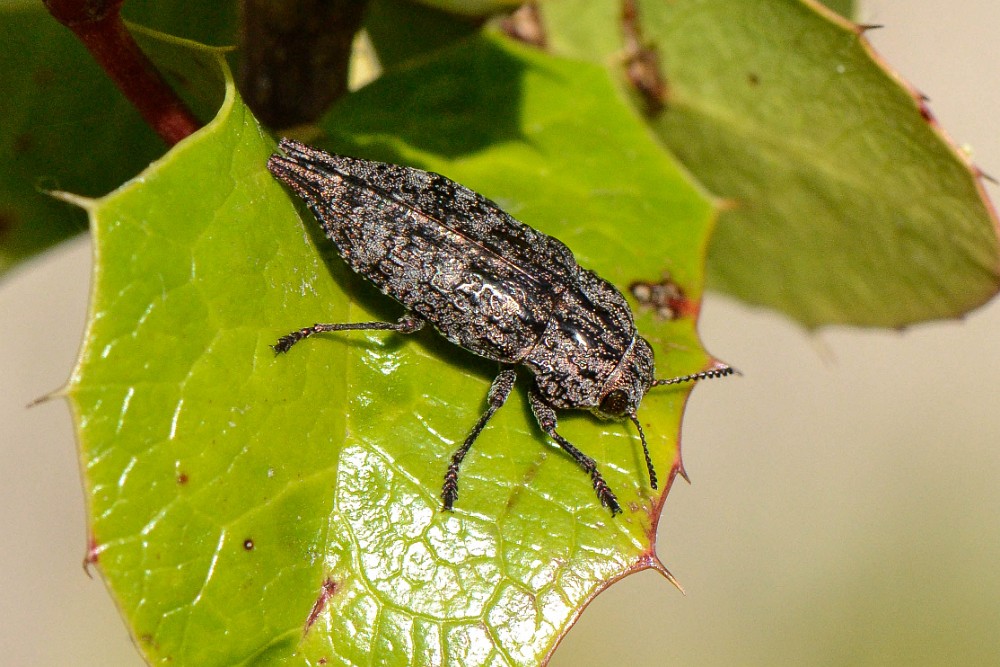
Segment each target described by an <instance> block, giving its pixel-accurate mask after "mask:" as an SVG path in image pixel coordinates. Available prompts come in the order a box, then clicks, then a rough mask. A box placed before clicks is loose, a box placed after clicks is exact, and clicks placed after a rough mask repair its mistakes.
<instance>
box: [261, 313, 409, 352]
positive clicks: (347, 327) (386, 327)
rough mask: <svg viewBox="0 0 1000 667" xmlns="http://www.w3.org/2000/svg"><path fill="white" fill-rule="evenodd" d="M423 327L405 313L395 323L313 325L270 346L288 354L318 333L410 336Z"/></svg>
mask: <svg viewBox="0 0 1000 667" xmlns="http://www.w3.org/2000/svg"><path fill="white" fill-rule="evenodd" d="M423 326H424V320H423V319H422V318H420V317H418V316H417V315H414V314H413V313H406V314H405V315H403V316H402V317H400V318H399V319H398V320H396V321H395V322H345V323H341V324H319V323H317V324H314V325H312V326H311V327H303V328H302V329H299V330H298V331H293V332H291V333H289V334H285V335H284V336H282V337H281V338H279V339H278V342H277V343H275V344H274V345H272V346H271V348H272V349H273V350H274V353H275V354H281V353H283V352H288V350H290V349H291V347H292V345H295V344H296V343H298V342H299V341H300V340H302V339H304V338H308V337H309V336H312V335H314V334H318V333H329V332H331V331H359V330H367V331H395V332H397V333H401V334H410V333H413V332H415V331H420V329H422V328H423Z"/></svg>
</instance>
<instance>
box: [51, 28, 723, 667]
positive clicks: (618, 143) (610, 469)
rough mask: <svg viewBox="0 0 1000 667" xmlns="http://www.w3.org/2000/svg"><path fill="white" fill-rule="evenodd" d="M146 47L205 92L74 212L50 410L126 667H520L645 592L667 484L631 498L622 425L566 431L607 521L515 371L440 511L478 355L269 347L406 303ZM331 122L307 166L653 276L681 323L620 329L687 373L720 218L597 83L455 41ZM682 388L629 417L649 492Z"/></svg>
mask: <svg viewBox="0 0 1000 667" xmlns="http://www.w3.org/2000/svg"><path fill="white" fill-rule="evenodd" d="M153 50H154V51H165V52H167V53H159V54H158V59H160V60H169V61H171V62H174V63H178V65H177V67H180V65H179V63H180V62H181V59H180V58H178V57H177V56H178V55H179V54H180V53H181V52H183V51H184V50H186V51H187V52H188V65H187V67H188V68H189V69H188V71H189V72H191V73H194V72H204V71H205V69H206V61H212V62H213V66H215V67H218V68H220V69H221V71H222V72H223V73H224V76H225V94H226V97H225V102H224V103H223V105H222V107H221V109H220V111H219V113H218V115H217V117H216V118H215V119H214V120H213V121H212V122H211V123H210V124H209V125H208V126H206V127H205V128H204V129H203V130H201V131H199V132H198V133H196V134H195V135H193V136H191V137H189V138H188V139H186V140H185V141H183V142H181V143H180V144H178V145H177V146H176V147H174V148H173V149H172V150H171V151H170V152H168V153H167V154H166V155H165V156H164V157H163V158H162V159H161V160H159V161H157V162H155V163H153V164H152V165H150V167H149V168H148V169H146V170H145V171H144V172H143V173H142V174H140V175H139V176H138V177H137V178H135V179H134V180H132V181H129V182H127V183H126V184H124V185H123V186H122V187H120V188H119V189H118V190H116V191H115V192H113V193H111V194H109V195H107V196H106V197H103V198H101V199H97V200H84V199H76V201H77V202H78V203H81V204H83V206H84V208H85V209H86V210H87V212H88V213H89V215H90V220H91V227H92V233H93V235H94V242H95V246H96V257H97V262H96V266H95V276H94V287H93V297H92V302H91V315H90V320H89V325H88V330H87V334H86V340H85V343H84V347H83V349H82V351H81V356H80V359H79V362H78V365H77V368H76V370H75V371H74V373H73V375H72V378H71V381H70V383H69V385H68V387H67V388H66V390H65V393H66V395H67V396H68V397H69V399H70V402H71V404H72V407H73V411H74V414H75V418H76V423H77V426H78V431H79V439H80V449H81V457H82V461H83V471H84V473H83V474H84V480H85V488H86V492H87V496H88V500H89V511H90V532H91V536H90V541H91V544H90V561H91V562H92V563H93V564H94V565H95V566H96V567H97V568H98V569H99V571H100V572H101V574H102V576H103V577H104V579H105V580H106V582H107V584H108V586H109V589H110V590H111V592H112V594H113V596H114V597H115V599H116V602H117V603H118V605H119V607H120V609H121V610H122V614H123V616H124V617H125V618H126V620H127V622H128V624H129V627H130V629H131V632H132V633H133V635H134V637H135V638H136V641H137V644H138V646H139V647H140V649H141V650H142V651H143V653H144V654H145V656H146V657H147V659H148V660H149V661H150V662H152V663H157V664H159V663H168V662H169V663H171V664H178V665H183V664H197V665H223V664H224V665H232V664H248V663H254V664H272V663H278V662H281V663H291V664H320V663H324V664H328V665H334V664H344V665H346V664H358V663H369V662H372V661H373V660H375V661H377V662H379V664H386V665H397V664H398V665H406V664H465V665H479V664H516V665H530V664H536V663H537V662H539V661H540V660H542V659H544V657H545V656H546V655H548V654H549V653H550V652H551V651H552V650H553V649H554V647H555V645H556V643H557V642H558V640H559V638H560V637H561V636H562V634H563V633H564V632H565V631H566V630H567V629H568V627H569V625H570V624H571V623H572V622H573V620H574V619H575V618H576V616H577V615H578V614H579V613H580V612H581V610H582V609H583V607H584V605H585V604H586V603H587V601H589V600H590V599H591V598H592V597H593V596H594V595H596V594H597V593H598V592H599V591H600V590H602V589H603V588H605V587H606V586H608V585H610V584H611V583H612V582H613V581H615V580H617V579H619V578H621V577H622V576H625V575H626V574H629V573H631V572H635V571H638V570H642V569H647V568H654V569H657V570H659V571H661V572H664V573H665V569H663V566H662V565H661V564H660V562H659V560H658V559H657V557H656V554H655V552H654V545H653V540H654V536H655V528H656V522H657V519H658V516H659V512H660V509H661V507H662V503H663V500H664V496H665V493H666V490H667V488H668V487H669V483H665V484H664V483H661V488H660V489H659V491H652V490H651V489H650V488H649V487H648V482H647V480H646V477H645V475H646V472H645V465H644V463H643V458H642V452H641V448H640V447H639V442H638V438H637V436H636V434H635V433H634V432H633V430H632V429H631V428H630V427H629V426H628V425H626V424H617V423H607V422H600V421H597V420H596V419H595V418H593V417H591V416H589V415H586V414H579V413H576V414H570V413H567V414H564V415H562V416H561V417H562V421H561V425H560V429H561V432H562V433H563V434H564V435H565V437H567V438H568V439H569V440H570V441H572V442H574V443H576V444H578V445H579V447H580V448H581V449H583V450H584V451H585V452H587V453H588V454H590V455H591V456H593V457H594V458H596V459H597V461H599V463H600V466H601V470H602V472H603V473H604V475H605V477H606V479H607V481H608V483H609V484H610V485H611V486H612V487H613V488H614V490H615V491H616V492H617V494H618V497H619V499H620V501H621V502H622V506H623V508H624V510H625V511H624V513H623V514H622V515H620V516H618V517H617V518H612V517H611V515H610V513H609V512H608V511H607V510H606V509H604V508H602V507H600V505H599V504H598V502H597V499H596V497H595V496H594V493H593V490H592V488H591V485H590V480H589V479H588V477H587V476H586V475H585V474H584V473H582V472H581V471H580V470H579V469H578V468H577V467H576V465H575V464H574V462H573V461H572V460H570V459H569V458H568V457H567V456H566V455H565V454H563V453H562V452H561V450H559V449H558V448H557V447H555V446H554V445H553V443H551V442H548V441H547V440H546V438H544V437H543V436H542V435H541V434H540V432H539V430H538V428H537V426H536V424H535V423H534V420H533V418H532V417H531V415H530V412H529V411H528V408H527V404H526V400H525V392H524V389H525V386H526V385H527V383H528V381H529V380H530V378H528V377H526V376H524V377H521V378H520V382H519V384H520V387H519V388H516V389H515V392H514V395H513V396H512V397H511V399H510V401H509V402H508V405H507V406H506V407H505V408H504V409H503V410H501V411H500V412H499V413H498V414H497V416H496V417H495V418H494V420H493V421H492V422H491V423H490V425H489V426H488V427H487V429H486V430H485V431H484V432H483V434H482V435H481V436H480V439H479V440H478V441H477V443H476V446H475V447H474V448H473V450H472V451H471V453H470V454H469V456H468V457H467V459H466V461H465V463H464V465H463V469H462V476H461V497H460V498H459V500H458V503H457V507H456V510H455V511H454V512H452V513H446V512H442V511H441V510H440V499H439V494H440V489H441V484H442V481H443V475H444V472H445V470H446V468H447V464H448V461H449V457H450V455H451V453H452V452H453V451H454V449H455V448H456V447H457V446H458V445H459V444H460V443H461V441H462V440H463V439H464V438H465V436H466V434H467V433H468V431H469V430H470V429H471V427H472V425H473V424H474V423H475V421H476V420H477V419H478V417H479V415H480V414H481V413H482V412H483V410H484V408H485V395H486V392H487V389H488V387H489V383H490V381H491V379H492V377H493V375H494V374H495V373H496V370H497V368H496V364H494V363H490V362H487V361H485V360H482V359H479V358H476V357H474V356H473V355H471V354H469V353H467V352H464V351H463V350H461V349H459V348H457V347H455V346H453V345H450V344H448V343H447V342H445V341H444V340H443V338H441V337H440V336H438V335H437V334H436V333H435V332H433V331H431V330H424V331H421V332H419V333H417V334H414V335H412V336H406V337H404V336H399V335H394V334H385V333H379V332H353V333H344V334H342V335H330V336H320V337H316V338H315V339H310V340H308V341H305V342H303V343H300V344H299V345H297V346H296V347H295V348H294V349H292V350H291V351H290V353H289V354H287V355H283V356H281V357H276V356H275V355H274V353H273V351H272V350H271V348H270V344H271V343H273V342H275V341H276V339H277V338H278V337H279V336H280V335H282V334H284V333H287V332H288V331H290V330H292V329H296V328H298V327H300V326H303V325H306V324H310V323H312V322H316V321H327V322H351V321H365V320H373V319H378V320H385V319H394V318H396V317H398V316H399V314H400V313H401V308H400V307H399V306H398V304H395V303H394V302H392V301H391V300H389V299H387V298H386V297H383V296H381V295H380V294H379V293H378V292H377V291H376V290H374V288H372V287H370V286H368V285H367V284H366V283H364V281H363V280H361V279H360V278H359V277H357V276H355V275H353V274H351V273H350V272H349V271H348V270H347V269H346V268H345V265H344V263H343V262H342V261H341V260H340V259H339V258H337V257H336V256H333V255H332V254H331V253H330V249H329V245H328V244H327V243H326V242H325V240H324V239H323V238H321V237H320V235H319V234H318V233H317V231H318V226H317V224H316V223H315V221H314V220H313V219H312V218H311V216H310V215H309V214H308V213H307V212H306V211H305V209H304V207H303V206H302V205H301V203H300V202H298V201H297V200H296V199H295V198H294V197H293V196H292V195H291V194H290V193H289V192H288V191H286V190H285V189H284V188H283V187H281V186H280V185H279V184H278V183H277V182H276V181H275V180H274V179H272V178H271V176H270V174H269V173H268V172H267V171H266V169H265V163H266V160H267V158H268V156H269V154H270V153H271V152H272V151H273V150H274V141H273V139H272V138H271V137H269V136H267V135H266V134H264V133H263V132H262V131H261V129H260V127H259V126H258V124H257V123H256V121H255V120H254V119H253V118H252V116H251V115H250V114H249V112H248V111H247V110H246V108H245V107H244V106H243V105H242V103H241V102H240V100H239V98H238V96H237V95H236V93H235V90H234V88H233V84H232V78H231V77H230V76H229V73H228V71H226V70H225V64H224V62H223V60H222V58H221V56H219V54H218V53H217V52H214V51H210V50H203V49H197V48H195V47H192V46H190V45H187V44H184V43H179V42H176V41H174V40H166V41H163V42H161V43H160V45H159V46H154V48H153ZM487 74H489V77H490V81H491V82H492V85H491V86H483V85H481V84H482V83H483V80H484V77H486V76H487ZM192 78H194V77H193V76H192ZM463 101H464V102H463ZM459 102H463V104H458V103H459ZM366 109H367V111H368V112H367V113H366V111H365V110H366ZM435 110H436V111H439V112H440V113H439V114H435V113H429V112H431V111H435ZM329 125H330V126H336V127H338V133H337V135H336V136H334V137H331V138H330V139H329V141H328V142H327V146H328V147H332V148H337V149H342V148H343V149H346V148H350V149H351V150H355V149H357V152H358V153H360V154H363V155H367V156H385V155H387V154H392V155H394V156H398V157H400V158H405V159H406V160H407V161H408V162H410V163H412V164H422V165H425V166H433V167H434V168H436V169H439V170H441V171H443V172H445V173H446V174H447V175H450V176H455V177H458V178H460V179H462V180H466V181H467V182H469V183H470V184H472V185H474V186H476V187H479V188H482V189H483V191H484V193H485V194H487V195H488V196H491V197H493V198H495V199H497V200H498V201H499V202H500V203H501V204H503V205H504V206H505V207H506V208H507V209H508V210H510V211H512V212H513V213H514V214H515V215H517V216H518V217H520V218H521V219H522V220H524V221H526V222H528V223H529V224H532V225H535V226H537V227H538V228H540V229H542V230H544V231H546V232H549V233H551V234H554V235H556V236H558V237H560V238H561V239H563V240H564V241H566V242H567V243H568V244H569V245H570V246H571V247H572V248H573V249H574V250H575V251H576V252H577V255H578V257H579V258H580V260H581V261H582V262H583V263H584V264H585V265H586V266H589V267H591V268H593V269H595V270H597V271H598V272H599V273H601V274H602V275H604V276H606V277H608V278H610V279H611V280H612V281H613V282H615V283H616V284H618V285H619V286H620V287H622V288H623V289H625V288H626V287H627V286H628V284H629V283H630V282H631V281H634V280H647V281H653V282H655V281H659V280H662V279H663V278H664V276H665V275H666V274H669V277H670V279H671V280H672V281H673V282H674V283H675V284H676V285H677V286H678V287H679V288H680V290H682V292H683V295H682V296H680V297H679V298H678V300H677V303H678V305H679V306H680V307H679V310H678V317H676V318H675V319H672V320H667V319H663V318H660V319H658V316H657V315H656V314H655V313H654V312H653V311H652V310H638V311H637V312H638V326H639V329H640V331H642V332H643V334H644V335H646V336H647V337H648V338H649V339H650V341H651V343H652V344H653V347H654V348H655V350H656V352H657V355H658V357H657V362H658V369H659V371H660V375H661V376H662V375H674V374H680V373H687V372H692V371H696V370H699V369H701V368H704V367H705V366H706V364H708V363H709V358H708V357H707V355H706V353H705V352H704V351H703V350H702V348H701V345H700V343H699V341H698V339H697V336H696V333H695V316H696V313H697V305H698V303H699V301H700V297H701V290H702V277H701V266H702V262H703V259H704V251H705V247H706V243H707V235H708V233H709V230H710V227H711V224H712V219H713V213H712V208H711V206H710V205H709V203H708V202H707V201H706V200H705V198H704V197H703V196H702V195H701V194H699V193H698V191H697V190H696V189H694V188H693V187H692V186H691V185H690V184H689V183H688V182H687V180H686V178H685V176H684V175H683V173H682V172H681V171H680V170H678V169H677V167H676V166H675V165H674V164H672V163H671V162H670V160H669V159H668V158H666V157H665V156H664V155H663V153H662V151H660V150H659V148H658V147H657V146H656V145H655V144H654V143H653V142H652V141H651V140H650V138H649V136H648V134H647V131H646V129H645V127H644V125H643V123H642V121H641V119H640V118H638V117H637V116H636V115H635V114H634V113H633V112H632V111H631V110H630V108H629V106H628V105H627V104H626V103H625V101H624V100H623V99H622V98H621V96H620V93H619V92H618V91H617V89H616V88H615V87H614V85H613V84H612V82H611V80H610V79H609V77H608V75H607V73H606V72H605V71H604V70H603V69H601V68H598V67H594V66H590V65H581V64H579V63H574V62H569V61H563V60H559V59H556V58H552V57H549V56H545V55H542V54H538V53H535V52H532V51H529V50H526V49H523V48H519V47H517V46H513V45H510V44H507V43H506V42H504V41H497V40H494V39H487V38H477V39H474V40H471V41H469V42H465V43H462V44H459V45H457V46H456V47H454V48H452V49H450V50H448V51H445V52H442V53H441V54H440V55H439V57H437V58H434V59H432V60H429V61H427V62H425V63H424V64H423V65H422V66H420V67H419V68H416V69H408V70H405V71H400V72H397V73H394V74H391V75H388V76H387V77H385V78H384V79H382V80H380V81H379V82H378V83H376V84H374V85H373V86H371V87H369V88H367V89H365V90H364V91H363V92H362V93H359V94H358V95H357V96H351V97H350V98H348V99H347V100H346V101H345V103H344V104H343V105H341V106H340V107H338V109H336V110H335V111H334V113H333V114H332V115H331V118H330V119H329ZM488 139H492V140H488ZM609 167H610V168H609ZM324 254H325V256H324ZM687 392H688V389H686V388H684V389H682V388H676V389H669V390H668V389H661V390H657V391H654V392H652V393H651V394H650V395H649V396H648V397H647V399H646V401H644V403H643V405H642V408H641V410H640V418H641V419H642V420H643V422H644V423H645V424H646V427H647V428H646V431H647V434H648V436H649V438H650V447H651V450H652V454H653V460H654V462H655V464H656V466H657V468H658V470H659V471H660V475H661V479H662V480H663V481H668V480H672V479H673V475H674V474H675V472H676V471H677V469H678V468H677V466H678V465H679V453H678V448H677V430H678V427H679V420H680V414H681V409H682V407H683V405H684V401H685V398H686V396H687Z"/></svg>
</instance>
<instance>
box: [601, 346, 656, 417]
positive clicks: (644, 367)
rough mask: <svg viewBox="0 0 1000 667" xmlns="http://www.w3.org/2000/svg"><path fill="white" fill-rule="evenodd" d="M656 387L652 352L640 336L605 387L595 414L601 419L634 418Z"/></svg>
mask: <svg viewBox="0 0 1000 667" xmlns="http://www.w3.org/2000/svg"><path fill="white" fill-rule="evenodd" d="M652 384H653V350H652V348H650V347H649V343H647V342H646V341H645V339H643V338H642V337H641V336H636V338H635V343H633V344H632V349H630V350H629V351H628V354H626V355H625V358H624V359H622V362H621V365H620V366H619V367H618V374H617V376H613V377H612V379H611V382H609V383H608V384H607V386H606V387H605V388H604V392H603V393H602V395H601V400H600V403H599V404H598V406H597V407H596V408H594V413H595V414H596V415H597V416H598V417H601V418H602V419H622V418H624V417H633V416H634V415H635V412H636V410H638V409H639V403H641V402H642V397H643V396H645V395H646V392H647V391H648V390H649V388H650V387H651V386H652Z"/></svg>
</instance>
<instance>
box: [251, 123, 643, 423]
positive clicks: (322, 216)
mask: <svg viewBox="0 0 1000 667" xmlns="http://www.w3.org/2000/svg"><path fill="white" fill-rule="evenodd" d="M281 148H282V149H283V150H284V151H285V153H286V155H287V157H281V156H275V157H272V159H271V161H270V162H269V165H268V166H269V168H270V169H271V170H272V171H273V172H274V173H275V174H276V175H277V176H279V177H280V178H281V179H282V180H283V181H285V182H286V183H288V184H289V185H290V186H291V187H292V188H293V189H294V190H295V191H296V192H297V193H298V194H299V195H300V196H301V197H302V198H303V199H304V200H305V201H306V203H307V204H308V205H309V207H310V208H311V209H312V211H313V213H314V214H315V215H316V217H317V219H318V220H319V221H320V224H321V225H322V226H323V229H324V231H325V232H326V234H327V236H329V238H330V239H331V240H332V241H333V243H334V244H335V245H336V246H337V249H338V251H339V252H340V254H341V256H342V257H343V258H344V260H345V261H346V262H347V263H348V264H349V265H350V267H351V268H352V269H353V270H354V271H356V272H357V273H359V274H360V275H362V276H364V277H365V278H367V279H368V280H370V281H371V282H372V283H374V284H375V285H376V286H377V287H378V288H379V289H380V290H381V291H382V292H383V293H385V294H387V295H389V296H391V297H393V298H394V299H396V300H397V301H399V302H400V303H402V304H403V305H404V306H406V307H407V308H408V309H409V310H410V311H412V312H413V313H415V314H417V315H418V316H420V317H421V318H423V319H425V320H427V321H428V322H430V323H431V324H432V325H433V326H434V327H435V328H436V329H437V330H438V331H440V332H441V333H442V334H443V335H444V336H445V337H446V338H447V339H448V340H450V341H452V342H453V343H456V344H457V345H460V346H461V347H463V348H465V349H467V350H469V351H471V352H474V353H476V354H478V355H481V356H483V357H486V358H489V359H494V360H496V361H499V362H502V363H508V364H524V365H526V366H527V367H528V368H530V369H531V370H532V371H533V372H534V374H535V377H536V386H537V388H538V391H539V393H540V394H541V396H542V397H543V398H544V399H545V400H546V402H548V403H549V404H550V405H552V406H553V407H558V408H595V407H597V405H598V404H599V403H600V400H601V397H602V395H603V394H604V393H606V392H607V391H608V388H609V386H610V385H611V384H613V381H614V380H615V379H616V378H617V377H618V376H619V375H621V374H622V372H623V370H624V371H626V372H625V375H626V376H628V374H629V373H628V371H631V372H634V371H635V370H641V371H642V373H643V375H642V377H640V378H638V379H636V378H628V379H629V380H630V381H637V382H638V384H637V385H636V387H635V388H634V389H635V390H637V391H636V392H635V393H634V394H632V400H633V401H635V402H637V401H638V399H641V397H642V395H643V394H644V393H645V391H646V390H647V389H648V388H649V383H650V382H651V381H652V373H653V368H652V352H651V350H650V349H649V346H648V344H646V342H645V341H644V340H642V339H641V338H638V337H637V335H636V329H635V324H634V321H633V317H632V312H631V310H630V309H629V307H628V304H627V302H626V301H625V298H624V297H623V296H622V294H621V293H620V292H619V291H618V290H617V289H616V288H615V287H614V286H612V285H611V284H610V283H608V282H607V281H605V280H603V279H602V278H600V277H599V276H597V275H596V274H594V273H593V272H591V271H588V270H586V269H583V268H581V267H580V266H579V265H578V264H577V263H576V260H575V258H574V256H573V253H572V252H570V250H569V249H568V248H567V247H566V246H565V245H564V244H563V243H562V242H560V241H559V240H557V239H555V238H552V237H551V236H548V235H546V234H543V233H542V232H539V231H537V230H535V229H533V228H531V227H529V226H527V225H525V224H523V223H521V222H518V221H517V220H515V219H514V218H513V217H511V216H510V215H508V214H507V213H505V212H504V211H502V210H501V209H500V208H499V207H498V206H497V205H496V204H495V203H493V202H492V201H490V200H489V199H486V198H485V197H483V196H481V195H479V194H477V193H475V192H473V191H472V190H469V189H468V188H466V187H464V186H462V185H459V184H458V183H455V182H454V181H451V180H449V179H448V178H445V177H444V176H441V175H439V174H435V173H431V172H426V171H421V170H418V169H412V168H408V167H400V166H396V165H391V164H385V163H381V162H372V161H368V160H360V159H356V158H350V157H343V156H338V155H330V154H328V153H325V152H323V151H319V150H316V149H313V148H310V147H308V146H305V145H304V144H300V143H298V142H294V141H290V140H283V141H282V143H281ZM637 340H638V341H639V344H638V346H637V345H636V341H637ZM634 348H637V349H634ZM636 354H639V356H643V355H645V356H646V357H648V362H647V361H646V360H644V359H635V358H633V357H635V356H636ZM626 357H628V358H626ZM629 389H632V388H631V387H629Z"/></svg>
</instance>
